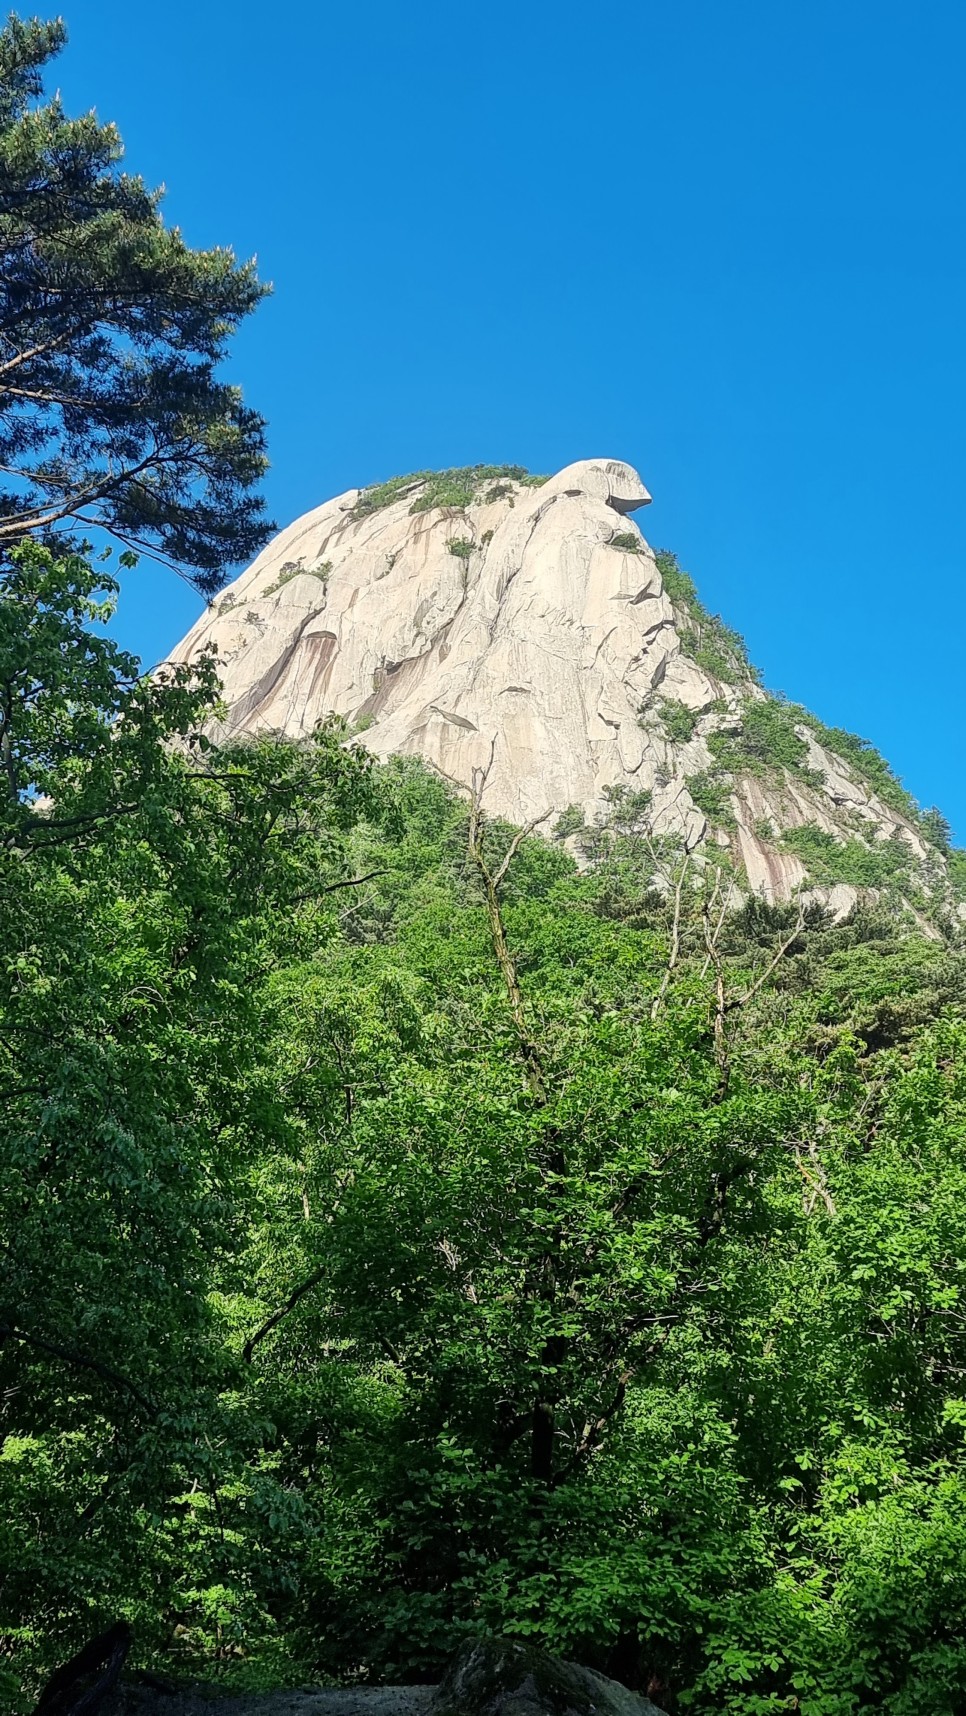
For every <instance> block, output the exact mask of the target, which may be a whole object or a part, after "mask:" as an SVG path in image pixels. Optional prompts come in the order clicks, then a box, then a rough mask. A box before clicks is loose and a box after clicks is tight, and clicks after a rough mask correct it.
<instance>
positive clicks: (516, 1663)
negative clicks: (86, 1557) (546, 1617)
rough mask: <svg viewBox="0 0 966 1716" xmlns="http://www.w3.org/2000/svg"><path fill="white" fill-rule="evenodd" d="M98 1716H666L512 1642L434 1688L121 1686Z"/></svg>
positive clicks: (483, 1650) (612, 1685)
mask: <svg viewBox="0 0 966 1716" xmlns="http://www.w3.org/2000/svg"><path fill="white" fill-rule="evenodd" d="M103 1716H665V1713H664V1712H663V1711H662V1710H659V1709H658V1707H657V1705H656V1704H652V1703H651V1701H650V1699H649V1698H642V1697H640V1696H639V1695H638V1694H637V1693H636V1692H629V1691H628V1690H627V1687H626V1686H621V1685H620V1684H619V1683H618V1682H617V1681H616V1680H607V1679H605V1677H604V1676H603V1675H602V1674H595V1673H594V1672H593V1670H591V1669H589V1668H579V1667H578V1666H577V1665H576V1664H575V1663H570V1662H560V1661H558V1660H557V1658H556V1657H552V1656H547V1655H546V1654H545V1653H544V1652H543V1651H539V1650H535V1649H534V1648H533V1647H532V1646H531V1645H525V1644H521V1643H519V1642H518V1641H517V1640H515V1639H475V1640H473V1641H471V1642H470V1643H469V1644H467V1645H464V1647H463V1649H462V1650H461V1651H460V1652H459V1654H458V1655H457V1656H456V1657H455V1659H454V1660H453V1662H452V1663H451V1665H450V1667H449V1668H448V1670H447V1672H446V1674H445V1676H444V1678H443V1680H442V1681H441V1682H440V1684H439V1686H359V1687H349V1688H342V1687H328V1688H323V1689H321V1690H319V1691H305V1692H262V1693H241V1694H238V1695H237V1696H234V1697H233V1696H231V1695H230V1694H229V1695H228V1696H227V1697H226V1696H225V1695H223V1694H222V1695H220V1696H219V1695H218V1694H217V1693H215V1692H206V1691H205V1689H204V1688H197V1689H191V1688H176V1687H173V1686H172V1687H169V1688H165V1687H164V1686H162V1685H161V1684H157V1685H155V1686H149V1685H145V1684H143V1683H142V1684H140V1685H138V1684H136V1683H128V1684H126V1685H121V1686H120V1687H119V1688H117V1690H116V1691H115V1692H114V1694H113V1695H112V1697H111V1700H110V1702H109V1704H108V1705H107V1706H106V1707H105V1708H104V1710H103Z"/></svg>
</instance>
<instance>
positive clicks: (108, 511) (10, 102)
mask: <svg viewBox="0 0 966 1716" xmlns="http://www.w3.org/2000/svg"><path fill="white" fill-rule="evenodd" d="M64 41H65V31H64V26H63V24H62V23H61V22H60V21H59V20H58V21H55V22H53V23H42V22H41V21H40V20H39V19H33V20H30V21H24V20H21V19H19V18H17V17H16V16H15V15H13V16H11V17H10V19H9V20H8V22H7V24H6V26H5V27H4V28H3V29H2V30H0V474H2V477H3V483H2V486H0V552H2V551H5V550H6V549H8V548H9V547H10V546H11V545H13V544H14V543H16V542H18V541H19V540H21V538H22V537H23V536H24V535H25V533H27V532H36V531H41V530H44V529H54V528H59V529H73V530H74V531H75V532H79V533H80V534H81V535H83V534H84V533H85V532H87V531H89V530H90V528H91V527H92V526H97V525H101V526H105V527H106V528H107V529H108V530H110V531H112V532H113V533H114V534H115V535H116V536H117V537H118V538H120V539H121V540H122V541H123V542H125V543H127V544H128V545H134V546H137V547H144V548H147V549H149V550H151V551H154V552H158V553H160V554H162V555H163V556H164V557H165V558H167V559H168V560H170V561H172V562H174V563H175V565H177V566H179V567H185V568H187V569H189V570H190V572H191V574H192V576H193V577H194V579H195V581H196V582H197V584H198V585H199V587H200V588H201V589H203V590H205V591H208V592H210V591H212V590H215V589H217V588H218V586H219V584H220V583H221V582H222V581H223V572H224V568H225V567H226V566H227V565H230V564H231V563H232V562H233V561H238V560H241V559H243V558H245V557H247V556H248V555H250V554H251V553H253V552H254V551H255V550H256V549H257V548H258V547H260V545H261V543H262V542H263V541H264V540H265V537H266V536H267V534H268V532H269V529H270V526H269V524H268V522H267V520H266V519H265V516H264V505H263V502H262V500H261V498H260V497H259V495H258V493H257V486H258V483H259V481H260V478H261V476H262V474H263V472H264V469H265V465H266V460H265V452H264V434H263V427H264V426H263V422H262V419H261V418H260V417H259V416H258V415H257V414H256V413H255V412H254V411H252V410H251V409H250V408H249V407H247V406H245V405H244V404H243V402H242V398H241V394H240V392H239V390H238V389H237V388H235V387H232V386H231V385H229V384H228V383H227V382H225V381H224V380H223V379H222V378H221V376H220V373H219V366H220V364H221V361H222V359H223V357H224V355H225V351H226V347H227V344H228V341H229V339H230V337H231V335H232V333H233V332H234V330H235V329H236V328H237V327H238V325H239V323H240V322H241V321H243V320H244V318H245V317H246V316H247V315H248V314H249V313H250V312H251V310H252V309H254V307H255V305H256V304H257V303H258V302H259V299H260V298H261V297H262V296H263V294H264V290H265V288H264V287H263V286H261V285H260V284H259V282H258V279H257V277H256V274H255V269H254V266H253V264H251V263H243V264H239V263H238V262H237V261H236V260H235V258H234V256H233V255H232V253H231V252H230V251H229V250H224V249H220V250H209V251H195V250H192V249H190V247H189V246H188V245H187V244H186V243H185V241H184V239H183V238H182V236H181V234H180V233H179V232H178V230H177V229H176V228H170V227H166V226H165V224H164V222H163V219H162V216H161V208H160V203H161V198H160V193H158V192H152V191H150V190H148V189H147V187H146V186H145V185H144V183H143V181H142V180H141V179H139V178H137V177H135V176H132V175H131V174H128V173H124V172H122V171H121V169H120V161H121V158H122V154H123V150H122V146H121V141H120V138H119V136H118V134H117V131H116V129H115V127H114V126H113V125H104V124H101V123H100V122H99V121H98V119H97V118H96V116H95V115H94V114H93V113H88V114H85V115H84V116H82V117H81V118H78V119H72V118H70V117H69V116H68V115H67V114H65V112H64V110H63V107H62V104H61V101H60V98H59V96H54V97H53V98H51V99H49V100H47V101H44V100H43V85H42V77H43V70H44V67H45V66H46V65H47V63H48V62H49V61H50V60H51V59H52V58H53V57H54V56H55V55H56V53H57V52H58V51H59V50H60V48H61V47H62V46H63V44H64Z"/></svg>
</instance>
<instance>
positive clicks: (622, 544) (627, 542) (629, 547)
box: [607, 530, 644, 554]
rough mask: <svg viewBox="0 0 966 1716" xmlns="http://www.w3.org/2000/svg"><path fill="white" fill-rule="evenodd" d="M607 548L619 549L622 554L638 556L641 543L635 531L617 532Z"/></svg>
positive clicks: (641, 546)
mask: <svg viewBox="0 0 966 1716" xmlns="http://www.w3.org/2000/svg"><path fill="white" fill-rule="evenodd" d="M607 546H608V548H619V549H620V550H621V551H622V553H624V554H640V552H641V549H642V548H643V547H644V544H643V542H642V541H641V539H640V537H639V536H638V534H637V532H636V531H635V530H619V531H617V533H616V535H614V536H612V537H611V538H610V540H609V542H608V544H607Z"/></svg>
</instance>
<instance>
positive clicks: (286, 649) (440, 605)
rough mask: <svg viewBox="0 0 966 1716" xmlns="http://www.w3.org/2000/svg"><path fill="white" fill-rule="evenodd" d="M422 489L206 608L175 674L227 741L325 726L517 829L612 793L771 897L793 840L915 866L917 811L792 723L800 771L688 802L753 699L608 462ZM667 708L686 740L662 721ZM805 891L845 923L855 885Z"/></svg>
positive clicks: (309, 535)
mask: <svg viewBox="0 0 966 1716" xmlns="http://www.w3.org/2000/svg"><path fill="white" fill-rule="evenodd" d="M460 475H461V476H464V477H465V476H466V473H460ZM472 475H473V474H472V473H470V476H471V477H472ZM443 492H445V491H443ZM433 495H434V491H433V490H432V488H431V486H430V485H428V484H427V482H426V480H425V478H414V479H412V480H408V481H400V482H399V483H397V484H394V485H386V487H385V489H384V490H377V491H373V490H361V489H351V490H349V491H348V492H347V493H346V494H343V495H339V496H337V497H336V499H334V500H331V501H328V502H326V504H325V505H324V506H321V507H318V508H317V509H316V510H315V511H314V512H310V513H307V514H306V515H305V516H304V517H303V518H300V519H298V520H297V521H296V522H295V523H294V524H293V525H290V526H289V528H288V529H287V530H284V531H283V532H282V533H281V534H280V535H279V536H278V537H276V538H275V540H274V541H273V542H272V543H270V544H269V546H268V547H267V548H266V549H264V551H263V552H262V553H261V554H260V555H259V557H258V559H257V560H256V561H255V562H254V564H253V565H252V566H251V567H250V568H249V569H248V570H247V571H246V572H244V573H243V574H242V576H241V577H240V578H238V579H237V580H236V582H235V583H234V584H232V585H231V586H230V587H229V588H228V589H227V590H226V591H225V592H223V594H222V595H221V596H219V597H218V598H217V600H216V601H215V603H214V604H213V605H212V607H211V608H209V609H208V611H207V612H206V613H205V614H204V615H203V616H202V618H201V619H200V620H199V621H198V623H197V624H196V625H195V626H194V627H193V628H192V630H191V632H189V634H188V636H187V637H186V638H185V639H184V641H183V643H182V644H181V645H180V646H179V648H178V649H177V650H176V651H175V653H174V656H173V658H172V659H174V660H177V661H187V660H190V659H191V658H192V657H193V656H194V655H195V654H196V653H197V652H199V651H201V650H203V649H214V650H215V652H216V653H217V655H218V657H219V660H220V663H221V671H222V675H223V681H224V693H225V699H226V703H227V707H228V715H227V721H226V724H225V728H224V729H223V732H224V733H226V734H227V736H232V735H234V736H238V735H244V734H254V733H258V732H264V731H270V730H275V731H280V732H282V733H285V734H288V735H291V736H299V735H304V734H307V733H309V732H310V731H311V730H312V728H313V727H314V726H315V724H316V723H317V722H318V721H319V720H320V719H321V718H322V717H323V716H324V715H326V714H327V713H329V712H330V711H334V712H336V713H338V714H340V715H343V716H345V717H346V718H347V719H348V720H349V721H350V722H352V723H354V724H355V726H356V728H357V730H359V731H364V732H365V740H364V742H365V744H366V745H367V746H368V747H369V748H370V749H371V750H373V751H374V752H375V753H376V754H377V755H379V756H388V755H390V754H392V753H400V754H415V755H418V756H420V757H422V758H424V759H425V760H426V761H427V762H428V763H430V764H431V765H432V766H433V767H434V768H435V769H437V770H439V771H440V772H441V773H442V774H443V775H444V776H445V777H447V778H448V779H449V780H450V781H452V782H454V783H456V784H458V785H461V786H468V785H469V784H470V782H471V780H472V777H473V772H474V770H476V769H480V768H482V767H485V766H486V765H487V764H489V765H490V770H489V775H488V779H487V787H486V800H485V803H486V805H487V807H488V809H489V810H490V812H491V813H495V814H498V815H502V816H505V817H507V818H508V819H510V820H511V821H513V822H516V823H524V822H528V821H530V820H531V819H532V818H534V817H539V816H542V815H543V814H544V813H545V812H547V811H551V812H553V813H556V814H559V813H561V812H563V811H565V810H567V809H568V807H571V806H576V807H578V809H579V811H580V812H581V813H582V815H583V818H584V820H585V821H586V822H587V823H592V822H593V821H594V819H595V817H597V816H598V815H600V814H601V812H602V811H604V810H605V808H606V806H607V802H608V795H610V794H612V793H613V791H614V789H615V788H616V789H619V788H622V787H623V788H626V789H628V790H629V791H631V792H634V793H642V792H643V793H646V794H647V795H648V797H649V811H648V815H649V822H650V827H651V830H652V832H653V833H655V834H658V835H661V834H673V835H676V836H677V837H678V838H679V839H680V840H681V841H682V842H683V843H684V844H685V845H686V846H687V847H688V848H689V849H694V848H697V847H700V846H701V845H702V843H703V844H704V845H705V846H706V847H708V848H709V849H710V850H712V851H713V849H714V847H715V846H717V848H718V849H719V850H720V851H724V849H726V848H727V849H728V851H729V853H730V857H731V859H732V860H733V863H734V866H735V870H736V873H737V875H738V876H739V877H740V880H741V886H742V888H744V889H745V890H747V891H750V892H752V893H757V894H760V895H761V896H762V897H764V898H765V899H767V900H769V901H773V900H783V899H788V898H790V897H791V895H792V894H793V893H794V892H795V891H796V890H798V889H800V888H801V887H802V886H803V885H804V886H806V887H807V886H808V884H809V882H810V881H811V880H812V878H811V876H810V872H809V869H808V867H807V865H806V863H805V862H804V861H803V859H802V857H801V856H800V855H796V852H795V851H793V850H790V849H788V848H787V847H786V846H785V845H784V844H783V840H782V836H783V835H785V834H787V832H788V831H789V830H791V829H795V828H801V827H806V826H807V827H810V828H813V829H818V830H820V831H822V832H824V833H825V834H826V835H831V836H832V837H833V838H834V839H835V840H836V841H845V840H853V841H854V840H856V839H858V840H859V841H860V842H862V841H866V842H867V843H869V844H870V845H871V846H872V847H873V848H875V847H876V846H877V845H878V844H879V843H881V842H884V841H889V840H892V841H894V842H896V841H897V842H899V843H900V844H901V845H902V847H903V849H904V855H905V858H906V860H907V862H908V864H909V865H911V866H912V867H913V869H914V870H916V871H917V872H918V871H919V870H921V868H922V867H923V866H928V865H929V864H930V863H931V862H932V859H933V857H934V856H935V855H934V854H931V851H930V849H929V848H928V846H927V845H926V843H925V842H924V840H923V838H922V835H921V833H920V830H919V828H918V826H917V825H916V823H915V821H914V819H913V818H911V817H910V816H907V815H904V814H902V813H901V812H900V811H898V810H896V809H894V808H891V807H890V805H888V804H886V803H883V802H882V800H881V798H879V797H877V796H876V793H875V792H874V791H873V790H872V789H871V787H870V786H869V784H868V782H867V781H864V780H863V779H862V778H861V775H860V774H859V773H857V771H856V770H855V769H854V768H853V767H851V766H850V765H849V764H848V763H847V762H845V761H844V760H843V759H842V758H841V757H838V756H836V755H834V754H832V753H831V752H829V751H828V750H827V749H825V748H823V746H822V745H820V744H819V743H818V741H817V740H816V737H815V735H814V733H812V732H806V731H805V730H804V729H803V730H802V740H803V742H804V743H805V744H807V747H808V752H809V758H808V760H809V764H810V767H809V769H807V770H802V769H799V770H798V772H797V773H790V772H789V771H787V770H781V769H778V770H777V771H776V770H771V771H765V772H764V773H761V772H758V773H755V772H751V773H747V774H745V773H742V772H741V771H740V770H738V772H737V773H735V772H734V771H732V774H731V775H730V776H729V777H728V779H727V783H726V787H727V790H726V792H725V802H726V805H727V810H726V813H725V814H724V815H722V816H719V817H716V816H715V813H714V810H713V808H712V810H711V811H709V810H708V808H707V794H706V793H705V799H704V802H705V808H704V809H702V808H701V795H700V793H698V792H697V791H696V789H695V785H694V783H695V780H696V779H697V780H698V781H700V780H702V779H703V778H704V777H705V776H706V774H707V772H708V770H709V769H711V768H713V767H715V766H717V765H716V757H715V754H714V752H713V747H711V748H709V740H711V741H713V739H714V735H715V734H716V733H720V732H721V731H723V730H724V731H726V730H727V729H728V727H729V725H731V726H735V724H736V722H737V724H738V726H740V710H741V707H742V705H743V703H747V701H748V700H749V699H752V700H753V699H761V698H763V697H764V693H763V692H762V691H761V690H760V689H759V687H758V685H757V684H756V683H755V681H754V679H753V678H752V677H750V673H749V672H746V671H745V670H744V669H743V668H742V666H741V663H740V662H738V663H737V664H736V665H735V667H734V671H733V672H729V673H728V674H727V675H724V676H723V673H722V667H721V663H720V661H715V662H712V664H711V667H710V668H709V665H708V662H707V660H705V662H704V665H702V664H701V660H700V659H696V658H700V657H701V656H702V651H701V650H700V649H695V648H694V647H693V642H694V635H697V634H696V633H695V632H694V624H693V621H692V620H691V619H689V616H688V613H687V611H686V608H682V606H681V603H680V600H677V601H675V600H672V597H671V595H670V594H669V592H668V589H667V588H666V587H665V583H664V581H663V579H662V574H661V569H660V566H659V564H658V561H657V559H656V558H655V555H654V554H653V553H652V551H651V549H650V548H649V546H648V544H647V543H646V542H645V540H644V538H643V536H642V535H641V532H640V530H639V528H638V526H637V524H636V522H635V520H634V518H633V516H632V515H633V514H634V513H636V512H637V511H638V510H639V509H640V508H642V507H644V506H645V505H647V503H648V501H649V500H650V496H649V495H648V492H647V490H646V489H645V487H644V485H643V483H642V482H641V479H640V477H639V476H638V474H637V472H636V471H634V470H633V469H632V468H631V467H630V466H629V465H626V464H623V463H622V462H621V461H619V460H616V459H585V460H582V461H580V462H579V463H577V464H573V465H568V466H567V467H566V468H565V469H564V470H562V471H559V472H558V473H557V474H556V476H553V477H551V478H549V479H548V480H546V481H542V482H540V483H539V486H535V484H534V479H522V480H521V478H520V476H519V475H517V476H514V477H511V478H508V479H502V480H496V481H493V480H491V478H490V477H488V476H485V477H483V478H480V479H479V480H478V481H471V482H469V484H468V485H464V491H463V492H462V494H461V498H460V504H457V505H453V504H432V502H433ZM689 634H690V639H691V645H692V647H689ZM705 653H706V652H705ZM668 705H673V706H674V707H678V706H681V707H683V710H684V712H685V718H686V719H685V728H686V729H689V730H688V731H685V730H684V729H682V728H681V726H680V723H678V725H677V727H675V728H674V729H673V730H671V729H669V727H668V724H667V721H666V717H665V716H662V710H666V709H667V707H668ZM803 754H804V753H803ZM547 826H548V827H549V826H552V824H551V823H550V822H548V824H547ZM825 881H826V886H825V887H824V888H822V887H816V888H813V889H812V892H813V894H815V896H816V897H818V898H820V899H822V900H824V901H826V902H827V903H829V904H831V905H832V906H833V907H834V909H836V911H838V912H839V913H841V912H843V911H847V910H848V909H849V908H850V906H851V905H852V904H853V903H854V901H855V899H856V898H857V897H858V889H857V887H856V886H855V885H850V884H849V883H848V882H847V881H843V880H841V879H840V878H839V879H836V878H835V877H834V876H832V877H831V878H830V877H829V876H826V877H825Z"/></svg>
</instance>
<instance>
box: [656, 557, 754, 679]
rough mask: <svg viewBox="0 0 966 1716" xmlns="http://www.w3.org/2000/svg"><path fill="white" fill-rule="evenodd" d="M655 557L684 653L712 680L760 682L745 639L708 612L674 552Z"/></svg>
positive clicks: (691, 579)
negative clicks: (670, 603) (672, 608)
mask: <svg viewBox="0 0 966 1716" xmlns="http://www.w3.org/2000/svg"><path fill="white" fill-rule="evenodd" d="M654 558H655V560H656V561H657V566H658V571H659V572H660V574H661V581H662V583H663V585H664V589H665V591H666V592H667V595H668V596H669V598H670V600H671V602H672V604H673V605H674V607H675V608H676V609H677V610H678V614H679V621H680V625H679V630H680V638H681V649H682V650H683V652H684V654H685V655H686V656H688V657H689V659H690V660H691V661H693V662H694V663H695V664H696V665H697V666H698V667H700V668H703V670H704V672H705V673H708V674H710V675H711V677H712V678H713V679H722V680H724V681H725V683H726V684H737V683H740V682H741V681H742V680H745V679H750V680H752V681H753V682H754V683H755V684H756V685H757V684H759V683H760V680H761V675H760V674H759V672H758V669H757V668H756V667H754V666H753V665H752V663H751V662H750V661H749V659H748V650H747V648H746V646H745V641H744V638H743V637H741V635H740V633H738V632H736V631H733V630H732V628H731V627H730V626H727V625H725V622H724V620H723V619H722V618H721V616H720V614H710V613H709V612H708V610H707V608H705V607H704V605H703V604H702V602H701V599H700V597H699V596H698V592H697V590H696V588H695V585H694V579H693V578H692V577H691V575H690V573H689V572H685V571H683V570H682V568H681V567H680V566H679V565H678V562H677V557H676V555H674V554H672V553H671V551H670V550H669V549H667V548H658V549H655V551H654Z"/></svg>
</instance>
